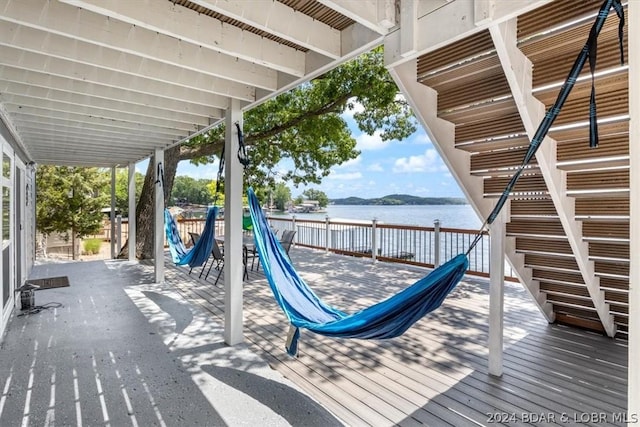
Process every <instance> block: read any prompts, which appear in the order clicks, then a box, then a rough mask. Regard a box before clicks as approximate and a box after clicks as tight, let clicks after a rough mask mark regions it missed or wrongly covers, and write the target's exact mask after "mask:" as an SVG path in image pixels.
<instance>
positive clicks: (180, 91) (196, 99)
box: [0, 43, 254, 108]
mask: <svg viewBox="0 0 640 427" xmlns="http://www.w3.org/2000/svg"><path fill="white" fill-rule="evenodd" d="M0 64H2V65H5V66H10V67H13V68H16V69H18V70H28V71H32V72H36V73H42V74H50V75H52V76H55V77H60V78H63V79H69V80H72V81H81V82H88V83H92V84H97V85H101V86H106V87H107V88H109V87H111V88H115V89H119V90H124V91H130V92H131V93H132V95H133V96H135V95H138V94H142V95H150V96H159V97H162V98H169V99H175V100H178V101H182V102H187V103H190V104H198V105H201V106H207V107H208V106H211V107H215V108H224V107H225V105H226V104H227V103H228V101H227V99H228V98H227V96H222V95H219V94H216V93H212V92H210V91H209V90H208V88H205V87H193V86H194V85H193V82H190V83H189V82H184V84H186V85H188V86H181V85H180V84H178V83H183V82H180V81H178V79H177V78H174V79H173V81H172V82H168V81H163V80H155V79H150V78H148V77H147V76H141V75H131V74H126V73H124V72H119V71H113V70H107V69H104V68H100V67H97V66H93V65H90V64H81V63H78V62H73V61H72V60H66V59H59V58H52V57H48V56H47V55H46V54H43V53H34V52H27V51H21V50H19V49H16V48H13V47H10V46H3V45H2V44H1V43H0ZM167 77H168V76H167ZM253 96H254V95H253V92H251V95H250V99H253Z"/></svg>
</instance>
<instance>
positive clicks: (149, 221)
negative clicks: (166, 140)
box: [118, 146, 180, 259]
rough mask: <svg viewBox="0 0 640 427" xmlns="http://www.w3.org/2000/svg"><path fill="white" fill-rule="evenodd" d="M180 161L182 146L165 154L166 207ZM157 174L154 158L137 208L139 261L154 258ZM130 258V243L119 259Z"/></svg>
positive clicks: (137, 249)
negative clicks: (154, 210) (154, 209)
mask: <svg viewBox="0 0 640 427" xmlns="http://www.w3.org/2000/svg"><path fill="white" fill-rule="evenodd" d="M179 161H180V146H175V147H173V148H169V149H168V150H165V152H164V163H163V165H162V166H163V168H164V204H165V206H166V204H167V200H168V199H169V195H170V194H171V189H172V188H173V180H174V178H175V176H176V169H177V168H178V162H179ZM155 174H156V171H155V169H154V162H153V158H152V159H150V160H149V165H148V166H147V174H146V175H145V177H144V184H143V186H142V192H141V193H140V200H138V204H137V207H136V242H137V244H136V257H137V258H138V259H149V258H153V249H154V245H153V242H154V232H153V231H154V226H153V208H154V202H153V197H154V194H155V191H154V185H155V181H156V180H155ZM128 256H129V241H128V240H127V242H125V244H124V245H123V246H122V250H121V251H120V254H119V255H118V257H119V258H127V257H128Z"/></svg>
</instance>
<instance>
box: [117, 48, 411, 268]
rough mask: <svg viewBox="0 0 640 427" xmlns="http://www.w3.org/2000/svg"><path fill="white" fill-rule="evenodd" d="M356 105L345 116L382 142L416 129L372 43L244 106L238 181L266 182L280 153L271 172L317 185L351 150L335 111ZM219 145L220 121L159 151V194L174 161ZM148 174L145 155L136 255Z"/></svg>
mask: <svg viewBox="0 0 640 427" xmlns="http://www.w3.org/2000/svg"><path fill="white" fill-rule="evenodd" d="M356 106H359V107H361V108H357V111H356V112H355V113H354V114H353V118H354V120H355V122H356V123H357V125H358V127H359V129H360V130H361V131H363V132H365V133H367V134H369V135H373V133H374V132H379V134H380V137H381V139H382V140H384V141H390V140H402V139H404V138H406V137H408V136H410V135H411V134H412V133H413V132H415V130H416V122H415V118H414V116H413V114H412V112H411V109H410V108H409V105H408V104H407V102H406V100H405V99H404V98H403V97H402V96H399V91H398V88H397V86H396V84H395V82H394V81H393V79H392V78H391V76H390V75H389V73H388V71H387V69H386V68H385V67H384V55H383V51H382V48H381V47H380V48H377V49H374V50H373V51H371V52H368V53H364V54H362V55H360V56H359V57H357V58H355V59H353V60H351V61H349V62H347V63H345V64H343V65H341V66H339V67H337V68H335V69H333V70H331V71H328V72H327V73H325V74H323V75H322V76H319V77H317V78H315V79H314V80H312V81H310V82H307V83H305V84H302V85H300V86H298V87H296V88H295V89H292V90H290V91H288V92H285V93H283V94H281V95H279V96H277V97H276V98H274V99H271V100H269V101H267V102H264V103H262V104H260V105H259V106H257V107H255V108H253V109H251V110H249V111H247V112H246V113H245V115H244V118H243V132H244V140H245V144H246V145H247V146H248V151H249V157H250V159H251V164H250V165H249V167H248V168H247V170H246V171H245V174H244V176H245V186H252V187H254V188H255V189H258V188H261V187H263V188H264V187H266V188H268V187H273V186H274V185H275V179H276V174H275V172H274V171H275V170H276V168H277V166H278V165H279V164H280V163H281V162H282V161H283V160H285V159H288V160H289V161H290V162H291V163H292V164H293V167H292V169H291V170H289V171H287V172H286V173H284V174H278V178H279V179H281V180H284V181H286V182H289V183H292V184H294V185H300V184H319V183H320V182H321V181H322V178H324V177H325V176H327V175H328V174H329V172H330V170H331V168H332V167H334V166H336V165H339V164H341V163H344V162H346V161H347V160H350V159H354V158H355V157H357V156H358V154H359V153H358V151H357V150H356V141H355V139H354V138H353V137H352V135H351V132H350V130H349V127H348V125H347V122H346V121H345V119H344V118H343V116H342V115H343V114H345V113H348V112H353V111H354V109H356ZM223 144H224V126H218V127H216V128H213V129H211V130H209V131H208V132H206V133H204V134H200V135H198V136H195V137H194V138H192V139H191V140H189V141H188V142H186V143H184V144H182V145H180V146H176V147H173V148H170V149H168V150H166V151H165V153H164V177H165V187H164V197H165V200H167V199H168V197H169V195H170V192H171V188H172V186H173V182H174V177H175V171H176V169H177V165H178V162H180V161H183V160H189V161H191V162H192V163H195V164H207V163H212V162H214V161H215V159H216V157H217V156H219V155H220V152H221V148H222V146H223ZM153 176H154V170H153V163H152V162H149V167H148V169H147V174H146V177H145V183H144V187H143V191H142V195H141V198H140V201H139V205H138V211H137V221H138V227H137V232H138V236H137V237H138V239H137V241H138V247H137V256H138V257H141V258H148V257H151V256H152V254H153V252H152V251H153V229H152V224H153V221H152V214H153V185H154V182H155V180H154V178H153ZM262 194H263V196H264V195H265V194H264V193H262ZM125 250H126V249H125ZM123 255H124V253H123Z"/></svg>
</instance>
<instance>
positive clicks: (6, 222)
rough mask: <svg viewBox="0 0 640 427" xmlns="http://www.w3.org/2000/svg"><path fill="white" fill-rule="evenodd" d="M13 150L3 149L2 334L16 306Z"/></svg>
mask: <svg viewBox="0 0 640 427" xmlns="http://www.w3.org/2000/svg"><path fill="white" fill-rule="evenodd" d="M13 175H14V160H13V150H12V149H11V147H9V145H8V144H6V143H3V147H2V176H1V177H0V180H1V181H2V182H1V184H2V185H1V187H2V189H1V193H0V198H1V201H0V218H2V222H1V223H0V235H1V236H2V262H1V263H0V275H1V276H2V292H1V293H2V299H1V300H0V304H1V305H2V316H1V320H0V334H1V333H3V332H4V328H5V326H6V325H7V321H8V319H9V316H10V315H11V311H12V309H13V304H14V290H15V288H16V287H15V253H14V250H15V248H14V246H15V245H14V243H15V242H14V240H15V237H14V236H15V230H14V229H15V215H13V214H12V213H13V212H14V201H13V193H14V191H13V189H14V187H13V181H14V176H13Z"/></svg>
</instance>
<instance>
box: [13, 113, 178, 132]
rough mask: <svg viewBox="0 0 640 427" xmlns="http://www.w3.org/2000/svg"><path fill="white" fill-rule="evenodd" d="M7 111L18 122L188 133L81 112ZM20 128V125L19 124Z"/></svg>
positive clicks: (114, 129) (86, 127) (82, 127)
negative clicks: (102, 117)
mask: <svg viewBox="0 0 640 427" xmlns="http://www.w3.org/2000/svg"><path fill="white" fill-rule="evenodd" d="M6 109H7V111H9V113H11V114H12V116H13V117H14V118H15V119H16V121H17V122H18V123H20V122H26V121H32V122H34V123H39V124H41V125H42V126H44V125H46V124H55V125H66V126H71V127H74V124H75V125H77V127H79V128H81V129H87V130H90V129H93V130H99V131H100V130H102V131H105V132H113V133H116V134H121V135H129V136H130V137H132V138H145V137H159V138H162V139H172V138H177V137H179V136H181V135H182V136H184V135H185V134H188V132H186V131H182V132H180V131H177V130H175V131H171V130H167V129H162V130H160V129H157V128H152V127H147V126H143V125H140V124H138V125H136V124H134V123H130V122H122V121H116V120H106V119H101V118H98V117H89V116H85V115H81V114H72V113H65V112H60V111H50V110H44V109H40V108H33V107H24V108H16V107H15V106H12V105H7V106H6ZM18 129H20V127H19V126H18Z"/></svg>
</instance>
